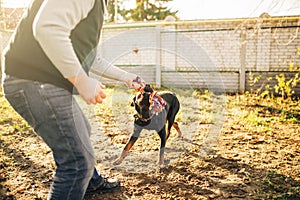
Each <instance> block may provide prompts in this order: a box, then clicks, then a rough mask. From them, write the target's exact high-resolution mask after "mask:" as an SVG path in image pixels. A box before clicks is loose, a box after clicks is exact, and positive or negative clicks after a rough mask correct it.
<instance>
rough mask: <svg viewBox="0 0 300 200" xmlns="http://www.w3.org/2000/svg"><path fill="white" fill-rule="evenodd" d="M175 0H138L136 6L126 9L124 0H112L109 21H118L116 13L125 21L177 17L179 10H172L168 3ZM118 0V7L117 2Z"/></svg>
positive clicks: (109, 7)
mask: <svg viewBox="0 0 300 200" xmlns="http://www.w3.org/2000/svg"><path fill="white" fill-rule="evenodd" d="M171 1H173V0H136V7H135V8H132V9H127V10H126V9H125V6H124V1H119V0H111V1H109V4H108V11H109V17H108V19H107V21H108V22H113V21H116V20H115V19H116V16H115V15H116V13H117V15H118V17H119V18H122V19H123V20H125V21H155V20H164V19H165V18H166V17H167V16H173V17H175V18H177V16H176V14H177V12H178V11H174V12H173V11H171V9H170V8H168V6H167V4H168V3H169V2H171ZM116 2H117V4H118V5H117V7H115V3H116Z"/></svg>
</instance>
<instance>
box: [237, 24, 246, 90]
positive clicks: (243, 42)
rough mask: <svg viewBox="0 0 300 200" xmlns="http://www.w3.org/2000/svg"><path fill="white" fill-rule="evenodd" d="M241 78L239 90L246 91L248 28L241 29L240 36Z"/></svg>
mask: <svg viewBox="0 0 300 200" xmlns="http://www.w3.org/2000/svg"><path fill="white" fill-rule="evenodd" d="M239 73H240V79H239V92H240V93H241V94H243V93H244V92H245V85H246V30H245V29H244V30H241V36H240V71H239Z"/></svg>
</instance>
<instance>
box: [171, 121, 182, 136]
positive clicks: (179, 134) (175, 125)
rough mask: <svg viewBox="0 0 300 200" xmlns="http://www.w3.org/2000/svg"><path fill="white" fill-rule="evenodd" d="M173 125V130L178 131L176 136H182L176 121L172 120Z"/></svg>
mask: <svg viewBox="0 0 300 200" xmlns="http://www.w3.org/2000/svg"><path fill="white" fill-rule="evenodd" d="M173 127H174V128H175V130H176V131H177V133H178V137H182V133H181V130H180V128H179V126H178V123H177V122H174V124H173Z"/></svg>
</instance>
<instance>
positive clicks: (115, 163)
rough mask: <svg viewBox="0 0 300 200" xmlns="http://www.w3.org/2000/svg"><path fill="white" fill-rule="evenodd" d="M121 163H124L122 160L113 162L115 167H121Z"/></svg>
mask: <svg viewBox="0 0 300 200" xmlns="http://www.w3.org/2000/svg"><path fill="white" fill-rule="evenodd" d="M121 163H122V160H121V159H120V158H119V159H117V160H115V161H114V162H113V165H120V164H121Z"/></svg>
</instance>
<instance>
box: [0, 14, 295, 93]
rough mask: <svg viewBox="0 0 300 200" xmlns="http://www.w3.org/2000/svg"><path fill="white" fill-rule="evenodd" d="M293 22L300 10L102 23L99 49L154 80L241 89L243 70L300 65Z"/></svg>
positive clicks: (243, 87)
mask: <svg viewBox="0 0 300 200" xmlns="http://www.w3.org/2000/svg"><path fill="white" fill-rule="evenodd" d="M299 28H300V16H293V17H277V18H253V19H228V20H200V21H177V22H154V23H130V24H106V25H105V26H104V29H103V34H102V38H101V40H102V44H101V45H100V47H99V49H100V51H101V53H102V55H103V57H105V58H106V59H107V60H109V61H111V62H113V63H114V64H115V65H117V66H120V67H122V68H124V69H126V70H128V71H133V72H135V73H138V74H140V75H141V76H143V78H144V79H145V80H146V81H147V82H149V83H152V84H157V85H158V86H160V85H162V86H168V87H170V86H179V87H184V86H186V87H194V88H208V89H212V88H222V89H223V90H224V91H225V92H231V93H232V92H244V91H245V90H249V89H250V85H249V80H248V79H249V75H248V74H249V72H253V73H254V74H255V75H260V74H262V75H263V76H262V77H266V78H267V77H268V75H269V74H270V73H271V72H272V75H274V74H276V73H278V74H279V73H280V72H288V71H289V65H290V63H294V66H300V65H299V64H300V55H299V54H298V51H297V49H298V48H299V47H300V33H299ZM3 35H4V36H3ZM1 37H2V38H1V40H2V46H1V47H3V46H4V45H3V44H5V43H6V41H3V40H7V33H5V34H4V33H2V36H1ZM1 50H2V49H1ZM273 72H274V73H273ZM207 73H213V74H215V75H214V76H210V75H208V74H207ZM268 73H269V74H268ZM212 79H216V80H212ZM103 81H105V82H108V80H105V79H104V80H103ZM273 84H276V83H273ZM298 88H299V86H298ZM298 90H299V89H297V91H298Z"/></svg>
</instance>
